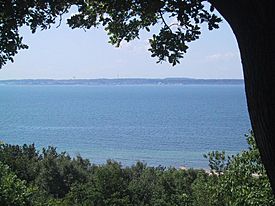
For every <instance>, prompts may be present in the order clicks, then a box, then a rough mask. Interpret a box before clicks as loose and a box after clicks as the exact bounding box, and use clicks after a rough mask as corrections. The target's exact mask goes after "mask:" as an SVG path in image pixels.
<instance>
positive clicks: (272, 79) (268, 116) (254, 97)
mask: <svg viewBox="0 0 275 206" xmlns="http://www.w3.org/2000/svg"><path fill="white" fill-rule="evenodd" d="M210 3H211V4H212V5H213V6H214V7H216V9H217V10H218V11H219V12H220V14H221V15H222V16H223V17H224V18H225V20H226V21H227V22H228V23H229V25H230V26H231V28H232V30H233V32H234V34H235V36H236V38H237V41H238V45H239V49H240V54H241V59H242V65H243V72H244V80H245V91H246V98H247V105H248V112H249V115H250V120H251V125H252V129H253V132H254V134H255V139H256V143H257V145H258V148H259V150H260V154H261V158H262V162H263V164H264V166H265V169H266V171H267V175H268V177H269V180H270V183H271V187H272V190H273V193H274V194H275V18H274V16H273V15H274V14H275V1H274V0H262V1H259V0H238V1H236V0H210Z"/></svg>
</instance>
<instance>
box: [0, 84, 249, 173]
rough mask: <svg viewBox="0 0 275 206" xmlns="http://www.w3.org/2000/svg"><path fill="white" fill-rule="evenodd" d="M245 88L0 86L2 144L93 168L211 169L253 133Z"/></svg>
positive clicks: (240, 148)
mask: <svg viewBox="0 0 275 206" xmlns="http://www.w3.org/2000/svg"><path fill="white" fill-rule="evenodd" d="M250 128H251V127H250V122H249V118H248V113H247V108H246V100H245V95H244V86H243V85H177V86H175V85H173V86H172V85H166V86H159V85H154V86H152V85H151V86H149V85H147V86H129V85H128V86H16V85H12V86H9V85H1V86H0V139H1V140H3V141H4V142H6V143H10V144H24V143H28V144H31V143H35V145H36V146H37V147H38V148H41V147H46V146H48V145H53V146H56V147H57V148H58V150H59V151H67V152H68V153H69V154H70V155H72V156H75V155H77V154H80V155H81V156H83V157H85V158H89V159H90V160H91V162H92V163H100V164H101V163H104V162H105V161H106V160H107V159H114V160H117V161H120V162H121V163H122V164H123V165H131V164H133V163H135V162H136V161H137V160H141V161H145V162H147V163H148V165H152V166H158V165H163V166H175V167H179V166H183V165H184V166H187V167H196V168H198V167H202V168H206V167H207V161H206V160H205V159H204V158H203V156H202V155H203V154H205V153H207V152H209V151H212V150H225V151H227V152H229V153H237V152H240V151H241V150H242V149H245V148H246V147H247V145H246V141H245V138H244V134H245V133H247V132H248V130H249V129H250Z"/></svg>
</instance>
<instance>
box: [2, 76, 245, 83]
mask: <svg viewBox="0 0 275 206" xmlns="http://www.w3.org/2000/svg"><path fill="white" fill-rule="evenodd" d="M196 84H197V85H211V84H212V85H223V84H226V85H238V84H244V81H243V80H242V79H191V78H165V79H145V78H125V79H66V80H54V79H22V80H0V85H196Z"/></svg>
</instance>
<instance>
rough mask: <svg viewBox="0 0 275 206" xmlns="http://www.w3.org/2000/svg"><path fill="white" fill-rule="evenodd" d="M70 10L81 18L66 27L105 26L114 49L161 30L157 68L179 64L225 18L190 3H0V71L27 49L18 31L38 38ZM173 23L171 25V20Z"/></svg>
mask: <svg viewBox="0 0 275 206" xmlns="http://www.w3.org/2000/svg"><path fill="white" fill-rule="evenodd" d="M72 6H77V8H78V13H76V14H74V15H73V16H71V17H70V18H69V19H67V23H68V25H69V26H70V27H71V28H73V29H75V28H83V29H90V28H91V27H98V26H100V25H102V26H104V28H105V30H106V31H107V32H108V35H109V37H110V38H109V39H110V41H109V42H110V43H111V44H113V45H115V46H119V45H120V43H121V42H122V41H127V42H128V41H131V40H133V39H135V38H139V33H140V31H141V30H145V31H148V32H149V31H150V29H151V27H152V26H155V25H161V28H160V30H159V33H158V34H153V36H152V38H151V39H150V40H149V42H150V46H151V47H150V48H149V50H150V51H151V53H152V57H157V58H158V62H162V61H168V62H169V63H171V64H172V65H176V64H177V63H179V59H180V58H182V57H183V55H184V53H186V51H187V49H188V43H189V42H191V41H195V40H196V39H198V38H199V36H200V34H201V31H200V30H201V24H203V23H206V24H207V25H208V28H209V29H210V30H212V29H215V28H218V23H219V22H221V18H219V17H217V15H216V14H214V12H213V11H214V7H212V6H210V8H207V5H206V4H205V3H203V1H198V0H186V1H174V0H166V1H161V0H153V1H152V0H119V1H118V0H113V1H109V0H103V1H102V0H100V1H83V0H78V1H77V0H75V1H73V0H69V1H64V0H63V1H50V0H49V1H45V0H36V1H2V2H1V4H0V31H1V34H0V35H1V36H0V52H1V53H0V67H2V66H3V65H4V64H5V63H6V62H7V61H13V57H14V55H15V54H16V53H17V52H18V50H20V49H27V48H28V46H27V45H25V44H24V42H23V37H22V36H21V35H20V32H19V31H20V27H22V26H28V27H29V28H30V30H31V31H32V32H33V33H34V32H36V31H37V29H42V30H44V29H48V28H50V27H51V26H53V25H54V24H55V25H56V24H59V23H61V21H62V15H63V14H65V13H68V12H69V11H70V8H71V7H72ZM171 18H172V19H173V22H172V23H170V24H169V23H167V19H170V20H169V22H171Z"/></svg>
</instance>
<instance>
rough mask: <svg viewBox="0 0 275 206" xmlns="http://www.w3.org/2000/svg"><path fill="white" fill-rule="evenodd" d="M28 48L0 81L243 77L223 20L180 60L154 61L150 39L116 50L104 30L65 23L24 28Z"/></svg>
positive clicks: (145, 37) (1, 72) (0, 75)
mask: <svg viewBox="0 0 275 206" xmlns="http://www.w3.org/2000/svg"><path fill="white" fill-rule="evenodd" d="M22 34H23V35H24V42H25V43H27V44H28V45H29V49H28V50H22V51H20V52H19V54H18V55H16V56H15V62H14V63H8V64H7V65H6V66H4V68H3V69H2V70H0V79H38V78H40V79H41V78H51V79H71V78H78V79H83V78H118V77H119V78H129V77H145V78H165V77H193V78H207V79H209V78H243V75H242V69H241V63H240V57H239V51H238V48H237V43H236V40H235V38H234V35H233V33H232V31H231V30H230V28H229V27H228V24H227V23H226V22H225V21H223V23H222V24H221V28H220V29H218V30H215V31H211V32H209V31H207V29H203V34H202V35H201V38H200V39H199V40H197V41H196V42H194V43H192V44H191V45H190V48H189V50H188V53H187V54H186V55H185V58H184V59H182V60H181V64H179V65H178V66H175V67H172V66H170V65H169V64H168V63H162V64H156V61H157V59H155V58H152V57H150V52H149V51H147V49H148V37H150V35H152V34H147V33H145V32H143V33H142V35H141V38H140V40H135V41H133V42H130V43H123V44H122V46H121V47H120V48H115V47H114V46H112V45H110V44H108V37H107V35H106V33H105V31H104V30H103V29H92V30H87V31H86V32H85V31H84V30H82V29H77V30H71V29H70V28H68V26H67V25H66V23H65V22H64V23H63V24H62V25H61V27H59V28H57V29H56V28H52V29H50V30H47V31H42V32H40V31H38V32H37V33H36V34H31V33H30V32H29V31H28V29H22Z"/></svg>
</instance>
